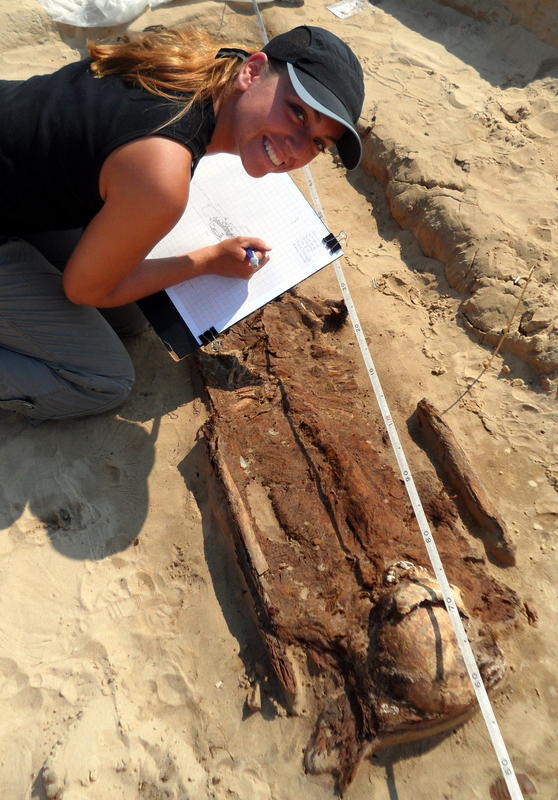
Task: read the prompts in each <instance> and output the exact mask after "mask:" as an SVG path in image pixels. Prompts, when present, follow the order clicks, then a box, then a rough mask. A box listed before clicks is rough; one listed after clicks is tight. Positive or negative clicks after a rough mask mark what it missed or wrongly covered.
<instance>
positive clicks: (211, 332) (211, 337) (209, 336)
mask: <svg viewBox="0 0 558 800" xmlns="http://www.w3.org/2000/svg"><path fill="white" fill-rule="evenodd" d="M218 336H219V334H218V333H217V331H216V330H215V328H214V327H213V326H212V327H211V328H208V329H207V330H206V331H205V332H204V333H200V335H199V340H200V342H201V343H202V344H210V343H211V342H214V341H215V339H216V338H217V337H218Z"/></svg>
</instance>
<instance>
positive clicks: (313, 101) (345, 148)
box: [287, 62, 362, 169]
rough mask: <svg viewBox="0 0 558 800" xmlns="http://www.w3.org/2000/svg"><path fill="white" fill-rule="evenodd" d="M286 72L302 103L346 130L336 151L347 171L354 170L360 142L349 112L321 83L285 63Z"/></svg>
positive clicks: (356, 165) (356, 164) (338, 142)
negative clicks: (338, 123)
mask: <svg viewBox="0 0 558 800" xmlns="http://www.w3.org/2000/svg"><path fill="white" fill-rule="evenodd" d="M287 71H288V73H289V78H290V81H291V84H292V86H293V89H294V90H295V92H296V93H297V95H298V97H300V99H301V100H302V102H303V103H306V105H308V106H310V108H313V109H314V111H319V112H320V114H324V115H325V116H326V117H329V118H330V119H334V120H335V121H336V122H340V123H341V125H343V126H344V127H345V128H346V129H347V130H346V132H345V133H344V134H343V136H341V137H340V138H339V139H338V140H337V142H336V146H337V150H338V152H339V155H340V157H341V160H342V162H343V164H344V165H345V167H346V168H347V169H355V167H358V165H359V163H360V159H361V158H362V142H361V139H360V136H359V134H358V132H357V130H356V129H355V128H354V127H353V124H352V120H351V118H350V116H349V112H348V111H347V109H346V108H345V106H344V105H343V103H342V102H341V101H340V100H339V99H338V98H337V97H336V96H335V95H334V94H333V92H330V91H329V89H327V88H326V87H325V86H324V85H323V84H322V83H320V82H319V81H317V80H316V79H315V78H313V77H312V76H311V75H307V74H306V73H305V72H302V70H299V69H297V68H296V67H293V65H292V64H291V63H289V62H287Z"/></svg>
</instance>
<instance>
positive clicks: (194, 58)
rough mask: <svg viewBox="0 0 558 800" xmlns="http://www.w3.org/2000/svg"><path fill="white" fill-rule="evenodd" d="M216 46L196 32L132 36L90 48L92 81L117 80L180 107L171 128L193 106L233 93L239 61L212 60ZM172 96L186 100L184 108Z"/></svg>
mask: <svg viewBox="0 0 558 800" xmlns="http://www.w3.org/2000/svg"><path fill="white" fill-rule="evenodd" d="M220 46H221V45H220V44H218V43H217V42H216V41H215V40H214V39H213V38H212V37H211V36H209V35H208V34H206V33H204V32H203V31H199V30H196V29H195V28H188V29H185V30H181V31H177V30H171V29H163V30H160V31H159V30H158V31H151V32H144V33H140V34H134V35H133V36H131V37H130V38H128V37H126V38H125V39H124V40H122V41H118V42H116V43H115V44H94V43H90V44H89V54H90V55H91V57H92V58H93V63H92V64H91V70H92V72H93V73H94V74H95V76H96V77H99V78H102V77H104V76H105V75H120V76H121V77H122V78H123V79H124V80H126V81H130V82H132V83H136V84H138V85H139V86H141V87H143V88H144V89H146V90H147V91H148V92H151V93H152V94H155V95H158V96H159V97H163V98H165V99H170V100H174V101H176V102H177V103H179V104H180V106H181V107H180V109H179V110H178V112H177V114H176V115H175V116H174V117H173V119H172V120H169V123H167V124H170V123H171V122H175V121H176V120H178V119H180V117H182V116H183V115H184V114H185V113H186V112H187V111H188V110H189V108H191V106H192V105H193V104H194V103H198V102H203V101H205V100H209V99H212V100H213V101H215V100H217V99H218V98H221V97H223V96H224V95H226V94H228V93H230V92H231V91H232V88H233V85H234V81H235V79H236V77H237V75H238V72H239V70H240V66H241V63H242V62H241V61H240V60H239V59H238V58H217V59H216V58H215V56H216V54H217V52H218V50H219V48H220ZM238 47H242V45H238ZM254 52H255V51H254ZM177 94H187V95H189V97H188V99H187V101H186V103H184V98H183V97H177V96H176V95H177Z"/></svg>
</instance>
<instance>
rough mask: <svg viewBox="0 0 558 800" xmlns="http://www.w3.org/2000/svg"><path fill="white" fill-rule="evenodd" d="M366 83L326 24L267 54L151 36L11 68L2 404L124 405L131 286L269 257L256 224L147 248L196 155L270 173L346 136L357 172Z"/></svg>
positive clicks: (138, 293)
mask: <svg viewBox="0 0 558 800" xmlns="http://www.w3.org/2000/svg"><path fill="white" fill-rule="evenodd" d="M363 97H364V91H363V79H362V70H361V68H360V65H359V63H358V61H357V59H356V57H355V56H354V54H353V53H352V51H351V50H350V49H349V48H348V47H347V45H346V44H345V43H344V42H342V41H341V40H340V39H338V38H337V37H336V36H334V35H333V34H331V33H329V32H328V31H325V30H323V29H321V28H315V27H312V26H301V27H299V28H295V29H294V30H292V31H289V32H287V33H284V34H281V35H279V36H277V37H275V38H274V39H272V40H271V41H270V42H269V43H268V44H267V45H266V46H265V47H264V48H263V50H261V51H259V52H255V53H250V52H247V51H245V50H244V49H242V48H240V47H226V48H223V47H221V48H220V47H219V45H217V44H216V43H215V42H213V41H212V40H211V39H209V38H208V37H207V36H206V35H205V34H202V33H200V32H197V31H193V30H189V31H182V32H178V31H170V30H162V31H151V32H144V33H143V34H140V35H137V36H135V37H133V38H132V39H125V40H123V41H119V42H117V43H115V44H108V45H92V46H91V47H90V58H87V59H84V60H83V61H80V62H77V63H75V64H70V65H68V66H66V67H63V68H62V69H60V70H58V71H57V72H54V73H53V74H51V75H42V76H37V77H34V78H31V79H29V80H28V81H0V183H1V185H2V187H3V192H2V195H1V197H0V409H2V408H4V409H7V410H16V411H19V412H20V413H24V414H26V415H28V416H30V417H36V418H39V419H60V418H64V417H73V416H82V415H87V414H92V413H96V412H100V411H104V410H107V409H111V408H114V407H116V406H117V405H119V404H120V403H121V402H122V401H123V400H124V399H125V398H126V396H127V395H128V393H129V391H130V389H131V386H132V383H133V379H134V375H133V368H132V365H131V363H130V360H129V357H128V355H127V353H126V351H125V349H124V347H123V345H122V344H121V342H120V340H119V337H118V334H119V333H120V334H122V333H123V332H124V331H126V332H128V333H130V332H133V331H134V330H137V329H138V328H141V327H142V326H144V325H145V320H143V319H142V317H141V314H140V312H139V309H137V307H136V306H135V304H134V301H135V300H138V299H140V298H142V297H145V296H147V295H149V294H152V293H153V292H156V291H159V290H160V289H164V288H167V287H168V286H171V285H173V284H175V283H178V282H180V281H184V280H189V279H191V278H194V277H196V276H198V275H203V274H211V273H213V274H219V275H225V276H230V277H236V278H242V279H245V280H248V279H249V278H250V276H251V275H253V274H254V268H253V267H252V265H251V264H250V260H249V258H248V256H247V250H250V251H253V252H254V253H255V255H256V256H257V257H258V262H259V267H258V268H260V269H261V268H262V267H265V264H266V263H267V261H268V255H267V253H268V251H269V248H268V246H267V245H266V243H265V242H263V241H262V240H261V239H259V238H257V237H256V236H254V235H251V233H252V232H246V235H245V236H241V237H236V238H234V239H227V240H225V241H222V242H220V243H219V244H217V245H213V246H210V247H205V248H202V249H200V250H197V251H195V252H191V253H185V254H184V255H183V256H181V257H178V258H168V259H150V260H149V261H146V260H145V259H146V256H147V254H148V253H149V252H150V251H151V250H152V249H153V247H154V245H155V244H156V243H157V242H158V241H159V240H160V239H161V238H162V237H163V236H165V234H166V233H167V232H168V231H169V230H170V229H171V228H172V227H173V226H174V224H175V223H176V221H177V220H178V219H179V218H180V216H181V215H182V213H183V211H184V208H185V207H186V204H187V202H188V193H189V186H190V180H191V177H192V175H193V173H194V170H195V168H196V166H197V164H198V162H199V160H200V158H201V157H202V156H203V155H204V154H206V153H208V154H210V153H220V152H222V153H233V154H237V155H238V156H239V157H240V158H241V160H242V163H243V165H244V168H245V169H246V171H247V172H248V173H249V174H250V175H252V176H254V177H260V176H262V175H265V174H267V173H269V172H285V171H288V170H292V169H295V168H298V167H301V166H304V165H305V164H307V163H308V162H309V161H311V160H312V159H313V158H314V157H315V156H316V155H318V154H319V153H321V152H323V151H324V150H326V149H327V148H329V147H332V146H334V145H335V146H336V147H337V150H338V152H339V155H340V157H341V159H342V161H343V163H344V164H345V166H346V167H347V168H348V169H353V168H354V167H356V166H357V165H358V163H359V160H360V156H361V142H360V137H359V135H358V132H357V130H356V128H355V125H356V122H357V120H358V117H359V115H360V112H361V108H362V103H363ZM70 229H73V231H74V232H73V233H72V235H71V236H69V235H68V233H67V232H68V231H69V230H70ZM76 230H77V231H79V233H76ZM54 232H56V233H54ZM63 232H65V233H63ZM69 241H71V246H70V245H68V244H67V243H68V242H69ZM76 241H77V244H76ZM74 245H75V246H74ZM54 251H57V253H58V255H57V256H56V258H55V257H54V256H53V252H54ZM99 308H101V309H104V311H103V312H102V313H101V312H99V311H98V309H99ZM107 309H108V311H107ZM107 319H108V320H109V321H110V324H109V322H107Z"/></svg>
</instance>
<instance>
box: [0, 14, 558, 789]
mask: <svg viewBox="0 0 558 800" xmlns="http://www.w3.org/2000/svg"><path fill="white" fill-rule="evenodd" d="M453 5H458V6H460V7H461V8H463V9H464V10H465V11H467V10H469V11H470V13H461V12H460V11H457V10H455V9H452V8H449V7H447V4H443V5H439V4H436V3H434V2H430V0H423V2H422V3H420V4H417V3H413V2H410V0H408V2H404V1H403V0H384V2H382V3H376V4H372V5H365V6H363V8H362V10H361V11H360V12H359V13H358V14H356V15H354V16H353V17H350V18H349V19H347V20H338V19H336V18H335V17H334V16H332V15H331V13H330V12H329V11H328V10H327V9H326V7H325V5H324V4H321V3H318V2H317V0H310V2H307V3H306V4H305V5H303V6H298V7H294V6H292V5H287V4H286V3H285V4H281V3H279V2H278V3H276V4H268V5H263V6H262V10H263V15H264V19H265V23H266V26H267V28H268V31H269V33H270V35H272V34H274V33H276V32H279V31H281V30H285V29H287V28H289V27H293V26H294V25H296V24H299V23H301V22H309V23H313V24H319V25H324V26H326V27H329V28H330V29H331V30H333V31H335V32H337V33H339V34H340V35H342V36H343V37H345V38H346V39H347V40H348V41H349V42H350V43H351V44H352V45H353V46H354V48H355V49H356V51H357V52H358V53H359V55H360V56H361V58H362V61H363V64H364V67H365V72H366V80H367V102H366V106H365V111H364V113H363V130H366V129H367V128H368V127H369V128H370V130H369V131H368V132H367V145H366V158H365V162H364V164H363V169H362V170H361V171H359V172H357V173H356V175H351V176H350V177H348V176H347V174H346V173H345V171H344V170H343V169H341V168H340V167H339V166H338V165H337V164H336V163H335V162H334V161H333V160H331V159H329V157H325V158H322V159H321V161H320V163H316V166H315V167H313V170H312V171H313V175H314V179H315V181H316V183H317V186H318V190H319V193H320V197H321V200H322V203H323V206H324V209H325V213H326V217H327V221H328V224H329V227H330V228H331V230H333V231H339V230H345V231H347V232H348V234H349V239H348V243H347V246H346V252H347V256H346V259H345V261H344V269H345V273H346V277H347V279H348V282H349V285H350V288H351V291H352V293H353V297H354V299H355V303H356V306H357V310H358V313H359V315H360V318H361V322H362V324H363V327H364V330H365V331H366V335H367V338H368V341H369V344H370V347H371V350H372V354H373V357H374V359H375V361H376V366H377V368H378V371H379V374H380V376H381V379H382V382H383V385H384V391H385V394H386V396H387V399H388V402H389V404H390V407H391V411H392V416H393V417H394V419H395V420H396V422H397V425H398V430H399V432H400V435H401V437H402V439H403V442H404V446H405V448H406V452H407V456H408V459H409V461H410V463H411V466H412V468H413V469H414V470H416V471H417V473H419V472H420V471H421V470H422V469H423V468H424V467H425V465H426V463H427V462H426V459H427V457H426V455H425V454H424V452H423V451H421V450H420V449H419V448H418V447H417V446H416V444H415V443H414V442H413V441H412V440H411V439H410V437H409V436H408V433H407V421H408V419H409V417H410V415H411V414H412V412H413V411H414V409H415V407H416V404H417V402H418V400H419V399H420V398H422V397H424V396H426V397H428V398H429V399H430V400H431V401H432V402H433V403H434V404H435V405H437V406H438V407H439V408H440V409H443V410H445V412H446V413H445V419H446V421H447V422H448V424H449V425H450V426H451V428H452V430H453V431H454V433H455V434H456V436H458V438H459V440H460V441H461V443H462V444H463V445H464V447H465V449H466V450H467V453H468V455H469V457H470V459H471V460H472V461H473V463H474V465H475V467H476V469H477V471H478V473H479V475H480V477H481V479H482V481H483V483H484V485H485V487H486V489H487V491H488V493H489V495H490V496H491V498H492V500H493V502H494V503H495V505H496V506H497V508H498V510H499V512H500V513H501V514H502V516H503V517H504V518H505V519H506V521H507V522H508V524H509V526H510V528H511V530H512V533H513V537H514V541H515V544H516V547H517V565H516V566H515V567H510V568H507V569H505V570H504V569H502V568H498V567H497V566H495V565H492V564H489V565H488V566H487V569H489V570H490V571H491V572H492V574H493V575H495V576H496V577H497V578H498V579H499V580H502V581H503V582H505V583H507V584H508V585H509V586H511V587H513V588H514V589H515V590H516V591H517V592H518V593H519V595H520V596H521V598H522V599H523V601H524V602H525V603H527V606H528V608H529V609H530V611H531V614H530V616H529V620H530V624H529V622H528V621H527V617H526V620H525V622H524V623H523V624H522V625H520V626H518V628H517V630H516V631H515V633H514V635H513V636H512V637H510V638H508V639H507V640H506V645H505V650H506V657H507V659H508V661H509V663H510V665H511V669H510V677H509V680H508V683H507V686H506V688H505V689H504V691H502V692H500V693H499V694H498V696H497V697H496V698H495V699H494V706H495V710H496V713H497V717H498V720H499V722H500V725H501V729H502V733H503V735H504V738H505V740H506V743H507V745H508V748H509V751H510V754H511V757H512V759H513V762H514V765H515V767H516V770H517V771H518V772H525V773H527V774H528V775H529V776H530V777H531V779H532V780H533V782H534V783H535V785H536V787H537V790H538V795H539V796H540V797H541V798H544V799H545V800H552V798H554V797H556V796H557V795H558V780H557V778H556V768H555V762H556V756H557V755H558V747H557V740H558V736H557V732H556V722H555V720H556V717H557V715H558V699H557V693H556V667H555V664H556V661H557V658H558V645H557V643H556V641H557V640H556V636H555V629H556V625H557V622H558V619H557V616H558V615H557V606H558V600H557V596H556V579H557V576H558V563H557V562H558V559H557V554H556V535H557V534H558V467H557V463H558V405H557V394H556V372H557V369H558V355H557V351H558V345H557V341H558V327H557V324H558V323H557V321H556V308H557V302H556V297H557V293H558V289H557V283H558V239H557V234H556V229H555V222H556V218H557V208H558V194H557V189H558V186H557V183H556V175H557V166H558V164H557V161H556V158H557V157H556V153H557V149H556V144H557V138H558V72H557V65H558V53H557V51H556V49H555V48H553V47H552V44H551V43H550V42H551V41H553V38H552V37H553V36H554V33H553V31H552V30H550V28H549V27H547V28H545V29H544V30H543V29H542V28H544V20H545V18H546V17H545V15H544V14H542V12H541V13H540V14H538V15H536V14H534V15H533V19H532V20H531V22H533V20H534V22H533V25H532V27H533V29H537V33H538V35H539V36H540V37H541V38H540V39H539V38H536V37H535V35H534V34H533V33H532V32H530V31H528V30H526V29H524V28H522V27H520V26H519V25H517V24H514V21H513V17H511V16H510V13H508V11H509V8H510V7H512V6H513V3H507V7H508V11H507V12H506V14H501V15H498V14H496V15H492V17H491V16H490V15H489V16H486V15H479V14H476V15H475V14H473V13H472V11H471V9H472V8H473V7H474V6H478V5H479V4H478V3H469V4H468V8H466V6H467V4H466V3H453ZM490 5H491V6H496V5H498V4H497V3H495V2H494V3H491V4H490ZM533 5H538V6H540V7H541V8H542V7H544V11H545V14H546V12H547V11H548V8H547V7H549V6H551V5H552V4H551V3H548V2H545V3H543V2H540V3H538V4H533ZM473 10H474V9H473ZM552 19H555V17H554V18H552ZM552 19H551V22H552ZM186 21H188V22H195V23H196V24H200V25H203V26H205V27H206V28H207V29H209V30H211V31H212V32H214V33H216V34H219V35H222V36H224V37H225V36H226V37H228V38H234V39H244V40H245V41H246V42H248V43H253V44H257V43H258V42H259V41H260V40H259V31H258V26H257V24H256V22H255V20H254V18H253V15H252V13H251V11H250V8H249V6H247V5H241V4H224V3H211V2H200V3H192V4H181V3H174V4H170V5H168V6H165V7H162V8H160V9H157V10H155V11H148V12H146V13H145V14H143V15H142V16H141V17H140V18H138V19H137V20H135V21H134V22H133V23H132V25H131V27H132V28H134V29H141V28H143V27H145V26H146V25H149V24H156V23H162V24H166V25H170V24H180V23H183V22H186ZM535 23H536V25H535ZM537 26H538V27H537ZM123 27H124V26H122V27H120V28H117V29H116V32H119V31H120V30H123ZM545 31H546V33H545ZM114 32H115V31H114V30H113V31H111V33H114ZM105 33H106V31H101V30H98V29H97V30H95V31H86V32H84V31H80V30H78V29H75V28H70V27H68V26H63V25H58V24H56V23H54V22H52V21H51V20H49V18H48V16H47V15H46V14H45V12H44V11H43V10H42V8H41V7H40V6H39V5H38V4H37V3H36V2H34V0H23V1H22V2H19V3H16V2H15V1H14V0H0V77H2V78H22V77H26V76H28V75H31V74H33V73H35V72H39V71H45V72H46V71H49V70H52V69H55V68H56V67H57V66H59V65H61V64H63V63H65V62H67V61H69V60H72V59H75V58H76V57H78V56H79V54H80V53H82V52H83V43H84V40H85V38H86V36H87V35H89V36H98V35H103V34H105ZM542 39H546V41H542ZM525 276H528V277H529V276H530V278H529V281H528V283H527V286H526V288H525V283H526V280H525ZM521 278H523V280H521ZM523 288H525V292H524V295H523V297H521V298H520V295H521V291H522V289H523ZM304 291H305V292H306V293H314V294H316V295H318V296H323V297H325V296H327V297H332V296H339V294H340V293H339V289H338V288H337V284H336V281H335V276H334V273H333V271H332V270H330V269H327V270H325V271H324V272H322V273H321V274H320V275H318V276H316V277H315V278H313V279H312V280H311V281H309V282H308V283H307V284H306V285H305V287H304ZM518 300H520V302H519V305H518ZM516 306H518V308H517V311H516V314H515V317H514V320H513V321H512V324H511V326H510V333H509V336H508V337H507V338H506V340H505V342H504V345H503V346H502V349H501V351H500V354H499V355H498V356H497V357H496V358H495V359H494V360H493V361H492V363H491V364H490V366H489V368H488V369H486V370H484V368H483V364H484V363H485V362H486V361H487V359H488V358H489V357H490V354H491V353H492V352H493V350H494V347H495V345H496V344H497V342H498V341H499V339H500V333H501V331H502V329H505V328H506V327H507V323H508V318H509V315H510V314H511V313H512V312H513V311H514V309H515V307H516ZM129 347H130V351H131V354H132V357H133V360H134V363H135V365H136V370H137V375H138V381H137V386H136V388H135V390H134V393H133V395H132V397H131V399H130V400H129V402H128V403H127V404H126V405H125V406H124V407H123V408H122V409H121V410H120V412H119V413H118V414H108V415H104V416H101V417H98V418H95V419H89V420H83V421H77V422H67V423H51V424H43V425H41V426H38V427H37V426H33V425H30V424H29V423H28V422H26V421H25V420H24V419H22V418H20V417H16V416H5V417H2V418H1V419H0V447H1V452H2V458H1V460H0V474H1V481H0V496H1V497H2V504H1V507H0V519H1V527H2V529H3V532H2V535H1V536H0V582H1V586H2V603H3V614H2V617H1V620H0V675H1V680H0V720H1V722H0V752H1V754H2V755H1V758H0V793H1V796H2V797H3V798H6V800H20V799H21V800H24V799H26V798H40V799H41V800H44V798H55V797H56V798H64V800H82V799H83V798H95V799H96V800H109V799H110V800H117V798H126V800H130V798H135V797H137V798H153V800H155V799H157V800H158V798H176V800H178V799H180V800H186V798H191V800H205V799H206V798H208V799H209V798H214V799H215V800H231V799H233V798H236V799H237V800H291V799H292V798H294V797H299V796H301V795H302V796H304V797H306V798H308V800H318V798H320V800H323V799H324V798H330V797H331V798H333V797H334V793H333V787H332V782H331V780H330V779H329V777H328V776H320V777H316V776H306V775H304V773H303V769H302V763H301V754H302V749H303V747H304V745H305V744H306V741H307V739H308V735H309V732H310V721H309V720H308V719H305V718H304V717H300V718H293V717H288V716H287V715H286V713H285V711H284V710H283V709H282V708H281V707H280V706H278V705H277V704H273V703H271V702H267V703H264V705H263V712H262V713H261V714H260V713H255V714H248V713H247V712H246V708H245V701H246V697H247V695H248V692H249V691H250V686H251V684H253V683H254V681H255V680H256V679H257V678H258V679H260V680H261V681H262V683H263V684H264V687H265V679H264V678H263V677H262V675H261V664H262V653H261V647H260V645H259V643H258V638H257V635H256V631H255V629H254V626H253V623H252V621H251V615H250V613H249V611H248V609H247V606H246V596H245V589H244V584H243V582H242V580H241V576H240V573H239V570H238V568H237V566H236V563H235V560H234V557H233V556H232V554H231V549H230V543H229V542H228V540H227V537H226V535H225V533H224V532H223V530H221V529H220V528H219V526H218V525H217V524H216V523H215V521H214V516H213V515H212V512H211V508H210V503H211V498H210V493H209V490H208V485H209V481H210V477H209V474H208V470H209V468H208V462H207V457H206V454H205V450H204V448H203V446H201V445H200V444H199V443H198V431H199V429H200V426H201V424H202V423H203V422H204V420H205V418H206V411H205V407H204V403H203V400H202V395H201V391H200V387H199V383H198V381H197V376H196V371H195V369H194V367H193V365H192V364H191V363H189V362H188V361H184V362H181V363H180V364H178V365H177V364H174V363H173V362H172V361H171V360H170V359H169V357H168V356H167V354H166V352H165V351H164V349H163V347H162V345H161V344H160V343H159V341H158V340H157V338H156V337H155V336H154V335H153V334H151V333H146V334H144V335H143V336H142V337H140V338H138V339H136V340H134V341H132V342H130V344H129ZM498 775H499V768H498V764H497V761H496V758H495V756H494V753H493V751H492V748H491V746H490V743H489V740H488V736H487V734H486V731H485V728H484V725H483V723H482V720H481V719H480V717H476V718H475V719H473V720H472V721H471V722H469V723H467V724H466V725H465V726H464V727H463V728H461V729H459V730H458V731H457V732H455V733H454V734H452V735H450V736H447V737H445V738H443V739H442V740H436V741H435V742H424V743H423V744H419V745H408V746H402V747H399V748H394V749H392V750H390V751H386V752H385V753H383V754H380V755H378V756H377V757H374V758H373V759H371V760H367V761H365V762H364V763H363V764H362V765H361V768H360V770H359V772H358V774H357V777H356V779H355V781H354V783H353V784H352V786H351V787H350V789H349V791H348V793H347V797H349V798H350V800H364V798H374V800H396V799H397V800H406V799H407V798H415V799H416V798H420V799H421V800H422V798H424V799H426V798H445V799H446V800H457V799H458V798H459V800H461V799H462V798H482V799H483V800H485V799H486V798H488V797H489V786H490V784H491V783H492V781H493V780H494V779H495V778H496V777H497V776H498Z"/></svg>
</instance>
